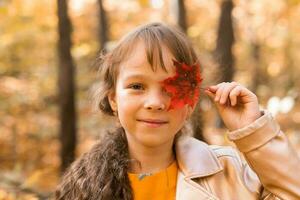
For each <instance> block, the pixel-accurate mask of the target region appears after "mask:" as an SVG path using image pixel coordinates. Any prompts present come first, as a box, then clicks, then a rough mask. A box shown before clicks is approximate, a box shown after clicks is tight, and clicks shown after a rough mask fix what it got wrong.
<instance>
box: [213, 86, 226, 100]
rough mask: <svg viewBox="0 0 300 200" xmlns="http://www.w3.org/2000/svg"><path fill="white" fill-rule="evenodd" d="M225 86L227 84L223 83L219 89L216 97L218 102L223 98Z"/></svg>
mask: <svg viewBox="0 0 300 200" xmlns="http://www.w3.org/2000/svg"><path fill="white" fill-rule="evenodd" d="M225 85H226V83H221V84H220V86H219V88H218V89H217V91H216V96H215V101H216V102H218V101H220V97H221V94H222V92H223V88H224V87H225Z"/></svg>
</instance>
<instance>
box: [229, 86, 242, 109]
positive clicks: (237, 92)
mask: <svg viewBox="0 0 300 200" xmlns="http://www.w3.org/2000/svg"><path fill="white" fill-rule="evenodd" d="M241 92H242V86H240V85H238V86H236V87H235V88H233V89H232V90H231V91H230V94H229V98H230V102H231V105H232V106H235V105H237V97H238V96H239V95H240V94H241Z"/></svg>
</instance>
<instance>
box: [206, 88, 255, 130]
mask: <svg viewBox="0 0 300 200" xmlns="http://www.w3.org/2000/svg"><path fill="white" fill-rule="evenodd" d="M205 93H206V94H207V95H208V96H209V97H210V98H211V99H212V100H213V101H214V102H215V104H216V106H217V109H218V111H219V114H220V116H221V118H222V120H223V122H224V124H225V126H226V127H227V128H228V129H229V130H230V131H233V130H236V129H240V128H243V127H245V126H247V125H249V124H251V123H252V122H254V121H255V120H256V119H258V118H259V117H260V116H261V114H260V111H259V105H258V100H257V97H256V95H255V94H254V93H252V92H251V91H250V90H248V89H247V88H245V87H244V86H242V85H240V84H239V83H236V82H230V83H229V82H223V83H220V84H218V85H213V86H209V87H208V88H206V89H205Z"/></svg>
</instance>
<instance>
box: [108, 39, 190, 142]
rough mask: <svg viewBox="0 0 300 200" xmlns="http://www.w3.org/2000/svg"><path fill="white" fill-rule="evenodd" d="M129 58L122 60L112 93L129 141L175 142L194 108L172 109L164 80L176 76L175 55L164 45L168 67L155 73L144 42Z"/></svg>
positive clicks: (137, 46) (111, 103)
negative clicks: (163, 85)
mask: <svg viewBox="0 0 300 200" xmlns="http://www.w3.org/2000/svg"><path fill="white" fill-rule="evenodd" d="M134 48H135V49H134V50H133V51H132V53H131V55H130V56H129V59H127V60H126V61H124V62H123V63H121V65H120V68H119V74H118V77H117V83H116V89H115V91H114V92H113V93H111V94H110V95H109V101H110V105H111V107H112V109H113V110H115V111H117V113H118V118H119V120H120V123H121V125H122V127H123V128H124V129H125V132H126V136H127V139H128V142H129V144H132V145H142V146H147V147H157V146H160V145H165V144H171V143H173V139H174V136H175V135H176V133H177V132H178V131H179V130H180V129H181V128H182V126H183V124H184V122H185V120H186V118H187V116H188V114H189V112H190V111H191V108H189V107H188V106H187V105H186V106H184V107H183V108H180V109H171V110H169V111H168V107H169V105H170V99H171V98H170V96H168V94H167V93H166V92H165V91H164V90H163V88H162V86H161V84H160V82H161V81H163V80H164V79H166V78H168V77H171V76H174V75H175V67H174V66H173V62H172V59H174V57H173V55H171V53H170V52H169V51H168V50H167V49H166V48H163V59H164V63H165V66H166V69H167V72H166V71H164V70H163V69H162V68H161V67H160V66H158V67H157V68H156V71H155V72H154V71H153V70H152V69H151V66H150V64H149V63H148V61H147V57H146V52H145V48H144V44H143V43H142V42H139V43H137V45H135V47H134Z"/></svg>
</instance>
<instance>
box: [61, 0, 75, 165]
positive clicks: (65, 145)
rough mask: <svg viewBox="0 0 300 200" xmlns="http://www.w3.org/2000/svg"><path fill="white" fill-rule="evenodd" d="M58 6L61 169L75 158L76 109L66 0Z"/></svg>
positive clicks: (69, 25)
mask: <svg viewBox="0 0 300 200" xmlns="http://www.w3.org/2000/svg"><path fill="white" fill-rule="evenodd" d="M57 6H58V10H57V12H58V32H59V40H58V55H59V70H58V72H59V75H58V88H59V107H60V141H61V151H60V156H61V171H64V170H65V169H66V168H67V167H68V166H69V165H70V163H71V162H72V161H73V160H74V159H75V148H76V139H77V138H76V111H75V83H74V76H75V66H74V64H73V60H72V55H71V46H72V42H71V29H72V27H71V22H70V19H69V17H68V5H67V2H66V0H57Z"/></svg>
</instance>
